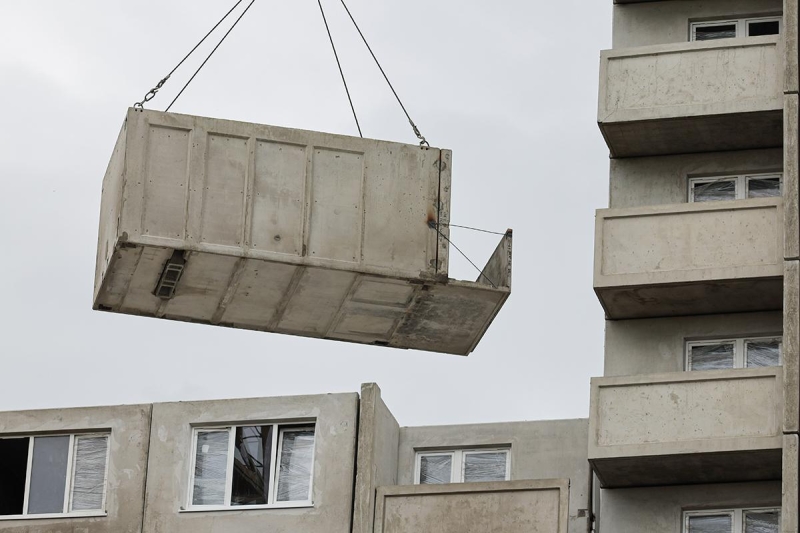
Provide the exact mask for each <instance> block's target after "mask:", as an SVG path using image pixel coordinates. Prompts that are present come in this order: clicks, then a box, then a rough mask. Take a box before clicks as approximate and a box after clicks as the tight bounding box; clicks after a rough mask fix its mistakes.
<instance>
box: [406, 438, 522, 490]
mask: <svg viewBox="0 0 800 533" xmlns="http://www.w3.org/2000/svg"><path fill="white" fill-rule="evenodd" d="M498 452H502V453H504V454H505V456H506V476H505V480H504V481H511V447H500V448H459V449H453V450H418V451H417V452H416V454H415V457H414V485H420V484H421V483H420V476H421V474H422V472H421V466H422V457H423V456H426V457H430V456H439V457H441V456H450V458H451V459H450V483H467V482H466V481H464V469H465V465H466V456H467V455H470V454H476V453H498ZM456 466H458V468H456ZM472 483H479V482H472Z"/></svg>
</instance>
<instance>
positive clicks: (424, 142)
mask: <svg viewBox="0 0 800 533" xmlns="http://www.w3.org/2000/svg"><path fill="white" fill-rule="evenodd" d="M340 1H341V2H342V6H344V9H345V11H347V15H348V16H349V17H350V20H351V21H352V22H353V26H355V27H356V30H357V31H358V34H359V35H360V36H361V40H362V41H364V45H366V47H367V50H369V53H370V55H371V56H372V59H374V60H375V64H376V65H378V68H379V69H380V71H381V74H383V79H385V80H386V83H387V84H388V85H389V88H390V89H391V90H392V93H393V94H394V97H395V98H396V99H397V103H398V104H400V107H401V108H402V109H403V113H405V114H406V118H407V119H408V123H409V124H411V129H412V130H414V135H416V136H417V139H419V145H420V146H422V147H430V143H428V141H427V140H425V137H424V136H423V135H422V134H421V133H420V131H419V128H418V127H417V125H416V124H414V121H413V120H411V115H409V114H408V111H407V110H406V106H405V105H403V101H402V100H400V97H399V96H398V95H397V91H395V89H394V86H393V85H392V82H391V81H389V77H388V76H387V75H386V72H385V71H384V70H383V67H382V66H381V63H380V61H378V58H377V57H376V56H375V52H373V51H372V47H371V46H370V45H369V43H368V42H367V38H366V37H364V33H363V32H362V31H361V28H360V27H359V26H358V23H357V22H356V19H355V18H353V14H352V13H350V9H349V8H348V7H347V4H345V3H344V0H340Z"/></svg>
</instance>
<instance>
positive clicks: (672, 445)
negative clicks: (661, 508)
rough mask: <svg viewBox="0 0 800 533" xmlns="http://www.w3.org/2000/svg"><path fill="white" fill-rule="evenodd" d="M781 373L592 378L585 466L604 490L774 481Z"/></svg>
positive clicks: (762, 370) (777, 469)
mask: <svg viewBox="0 0 800 533" xmlns="http://www.w3.org/2000/svg"><path fill="white" fill-rule="evenodd" d="M782 398H783V392H782V370H781V369H780V368H759V369H736V370H719V371H705V372H681V373H669V374H655V375H647V376H630V377H627V376H626V377H615V378H594V379H592V389H591V411H590V420H589V462H590V463H591V464H592V467H593V468H594V470H595V472H596V473H597V475H598V477H599V478H600V482H601V485H602V486H603V487H606V488H615V487H633V486H647V485H670V484H692V483H722V482H733V481H753V480H769V479H780V477H781V447H782V434H781V414H782V409H783V408H782V402H783V400H782Z"/></svg>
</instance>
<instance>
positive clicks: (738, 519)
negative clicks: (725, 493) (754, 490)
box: [681, 506, 783, 533]
mask: <svg viewBox="0 0 800 533" xmlns="http://www.w3.org/2000/svg"><path fill="white" fill-rule="evenodd" d="M764 511H773V512H774V511H777V512H778V530H779V531H780V524H781V520H783V516H782V513H781V508H780V507H775V506H773V507H738V508H732V509H731V508H727V509H711V510H699V511H683V527H682V529H681V532H682V533H689V519H690V518H692V517H696V516H721V515H726V514H727V515H730V516H731V517H732V520H731V525H732V530H731V533H744V517H745V516H746V515H747V513H753V512H756V513H757V512H764Z"/></svg>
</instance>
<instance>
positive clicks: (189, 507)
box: [181, 422, 317, 512]
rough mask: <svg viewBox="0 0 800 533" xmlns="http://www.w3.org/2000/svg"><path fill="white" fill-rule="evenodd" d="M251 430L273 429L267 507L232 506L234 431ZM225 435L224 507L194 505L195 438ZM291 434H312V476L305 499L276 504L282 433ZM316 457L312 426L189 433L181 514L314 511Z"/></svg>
mask: <svg viewBox="0 0 800 533" xmlns="http://www.w3.org/2000/svg"><path fill="white" fill-rule="evenodd" d="M250 426H272V443H271V444H270V471H269V487H270V490H269V494H268V495H267V503H266V504H262V505H231V491H232V490H233V460H234V456H235V450H234V447H235V445H236V428H237V427H250ZM224 431H227V432H228V457H227V460H228V462H227V466H226V471H225V503H224V504H223V505H195V504H194V503H192V502H193V500H194V470H195V463H196V461H197V437H198V435H199V434H200V433H206V432H224ZM292 431H313V432H314V450H313V451H312V452H311V465H312V467H311V476H310V479H309V484H308V499H307V500H302V501H299V500H298V501H291V502H282V501H278V483H277V482H278V477H279V471H280V457H281V452H282V451H283V439H282V438H281V437H282V436H283V434H284V433H286V432H292ZM316 453H317V429H316V424H314V423H312V422H300V423H296V422H289V423H285V422H266V423H262V422H247V423H242V424H235V425H224V426H198V427H195V428H193V431H192V449H191V461H190V463H189V484H188V491H187V495H188V498H187V501H186V505H185V506H184V508H183V509H181V512H195V511H248V510H258V509H286V508H297V507H313V506H314V502H313V497H312V495H313V493H314V464H315V461H316Z"/></svg>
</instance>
